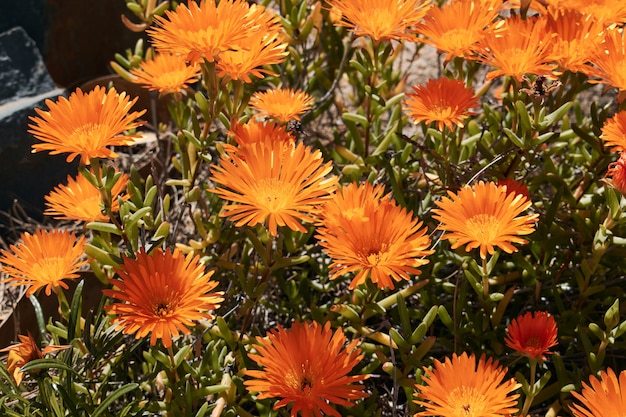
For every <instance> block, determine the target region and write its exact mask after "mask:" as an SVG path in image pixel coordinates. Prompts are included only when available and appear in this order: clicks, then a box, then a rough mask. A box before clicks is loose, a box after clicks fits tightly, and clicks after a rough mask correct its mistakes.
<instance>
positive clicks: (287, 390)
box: [244, 322, 369, 417]
mask: <svg viewBox="0 0 626 417" xmlns="http://www.w3.org/2000/svg"><path fill="white" fill-rule="evenodd" d="M259 342H260V343H261V344H260V345H255V349H256V352H257V353H250V354H249V355H248V356H249V357H250V359H252V360H253V361H255V362H256V363H257V364H259V365H260V366H262V367H263V369H262V370H252V369H248V370H246V371H245V374H246V375H247V376H249V377H252V378H254V379H249V380H246V381H244V385H246V388H247V389H248V390H249V391H252V392H258V393H259V395H258V398H259V399H261V400H262V399H266V398H280V401H278V402H277V403H276V404H275V405H274V410H277V409H279V408H281V407H284V406H286V405H288V404H292V407H291V416H292V417H296V416H297V415H298V413H300V412H301V413H302V416H303V417H313V416H320V417H321V416H322V413H323V415H331V416H335V417H341V414H340V413H339V412H338V411H337V410H335V409H334V408H333V407H332V406H331V404H333V403H334V404H338V405H341V406H344V407H351V406H352V405H353V403H354V401H356V400H359V399H361V398H367V397H368V396H369V394H368V393H366V392H363V391H364V389H365V387H363V386H362V385H356V384H354V383H355V382H359V381H363V380H364V379H367V378H368V377H369V375H354V376H348V373H349V372H350V371H351V370H352V368H354V367H355V366H356V365H358V363H359V362H360V361H361V359H362V358H363V355H362V354H361V350H360V349H359V348H357V344H358V341H357V340H353V341H352V342H350V343H349V344H348V345H347V346H346V337H345V335H344V334H343V331H342V330H341V329H337V331H335V332H334V333H333V331H332V329H331V328H330V322H327V323H326V325H324V326H323V327H322V326H321V325H319V324H318V323H316V322H310V323H299V322H295V323H294V324H293V326H292V327H291V329H289V330H285V329H284V328H283V327H281V326H280V325H279V326H278V330H271V331H270V332H269V334H268V335H267V336H266V337H265V338H264V339H261V340H259ZM321 353H323V354H321Z"/></svg>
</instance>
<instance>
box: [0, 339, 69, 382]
mask: <svg viewBox="0 0 626 417" xmlns="http://www.w3.org/2000/svg"><path fill="white" fill-rule="evenodd" d="M17 337H18V338H19V339H20V343H16V344H14V345H11V346H9V347H6V348H4V349H0V352H9V355H8V357H7V371H9V373H10V374H11V376H12V377H13V380H14V381H15V384H17V385H20V384H21V383H22V380H23V379H24V374H23V373H22V368H23V367H24V365H26V364H27V363H28V362H30V361H34V360H35V359H43V357H44V355H47V354H48V353H51V352H56V351H57V350H62V349H68V348H69V347H70V346H55V345H48V346H46V347H45V348H44V349H43V352H42V351H41V350H40V349H39V346H37V342H35V339H34V338H33V336H32V335H31V334H30V333H28V336H23V335H21V334H20V335H18V336H17Z"/></svg>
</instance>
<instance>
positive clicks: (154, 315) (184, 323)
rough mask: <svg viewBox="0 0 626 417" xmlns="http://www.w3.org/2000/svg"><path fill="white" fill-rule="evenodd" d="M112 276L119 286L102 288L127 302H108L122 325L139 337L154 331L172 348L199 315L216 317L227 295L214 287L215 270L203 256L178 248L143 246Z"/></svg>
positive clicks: (152, 340) (154, 340) (116, 321)
mask: <svg viewBox="0 0 626 417" xmlns="http://www.w3.org/2000/svg"><path fill="white" fill-rule="evenodd" d="M115 272H116V273H117V275H118V276H119V277H120V278H119V279H112V280H110V283H111V284H112V285H113V289H110V290H103V291H102V292H103V293H104V294H105V295H106V296H109V297H111V298H115V299H117V300H119V301H121V302H115V303H113V304H111V305H108V306H105V309H107V310H108V311H109V313H110V314H113V315H114V316H115V317H114V319H113V323H114V324H117V326H116V330H120V329H122V331H123V333H124V334H133V333H134V334H135V338H137V339H139V338H142V337H145V336H147V335H150V344H151V345H152V346H155V345H156V343H157V340H159V339H160V340H161V341H162V342H163V346H164V347H165V348H168V347H170V346H171V345H172V339H173V338H176V337H178V336H179V334H180V333H183V334H189V333H190V331H189V329H188V326H192V325H193V322H194V321H195V320H201V319H211V318H212V317H213V316H212V315H211V314H210V313H209V312H208V311H209V310H214V309H216V308H218V307H219V305H220V303H221V302H222V301H224V298H222V294H223V293H222V292H210V291H212V290H213V289H214V288H215V287H216V286H217V284H218V283H217V281H212V280H211V276H212V275H213V271H209V272H208V273H205V267H204V265H203V264H202V263H200V256H198V255H196V256H193V255H192V254H189V255H187V257H185V256H184V255H183V254H182V252H180V251H179V250H178V249H175V250H174V251H173V252H171V251H170V250H169V249H168V250H165V251H164V250H162V249H160V248H158V249H156V250H155V251H154V252H152V253H150V254H148V253H146V251H145V249H144V248H142V249H141V250H140V251H139V253H137V257H136V259H133V258H129V257H126V256H124V257H123V263H122V265H120V266H119V267H118V268H117V269H116V270H115Z"/></svg>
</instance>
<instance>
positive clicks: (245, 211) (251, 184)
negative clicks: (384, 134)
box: [211, 140, 338, 236]
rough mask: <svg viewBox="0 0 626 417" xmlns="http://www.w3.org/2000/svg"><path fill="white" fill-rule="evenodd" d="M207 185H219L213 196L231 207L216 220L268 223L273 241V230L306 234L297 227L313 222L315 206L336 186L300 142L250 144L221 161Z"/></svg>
mask: <svg viewBox="0 0 626 417" xmlns="http://www.w3.org/2000/svg"><path fill="white" fill-rule="evenodd" d="M211 171H212V177H211V180H212V181H214V182H216V183H218V184H221V186H218V187H217V188H216V189H215V190H214V191H213V192H214V193H216V194H218V195H219V196H220V197H222V198H223V199H224V200H227V201H228V202H230V203H229V204H225V205H224V206H223V208H222V213H221V214H220V216H224V217H230V219H231V220H232V221H234V222H235V226H237V227H240V226H243V225H249V226H254V225H257V224H262V223H267V228H268V229H269V232H270V234H272V235H273V236H276V235H277V233H278V226H287V227H288V228H290V229H291V230H294V231H299V232H306V229H305V228H304V226H302V224H301V223H300V222H305V223H312V222H314V221H315V218H314V217H313V214H314V212H315V207H316V206H318V205H319V204H322V203H323V202H324V201H325V200H327V199H328V198H329V197H330V195H331V193H332V192H333V191H334V189H335V184H336V183H337V181H338V178H337V177H336V176H331V177H329V178H326V175H328V174H329V173H330V171H332V164H331V163H330V162H328V163H326V164H324V160H323V158H322V153H321V152H320V151H313V150H311V149H310V148H309V147H307V146H305V145H304V144H302V143H299V144H297V145H293V144H291V143H289V142H285V141H274V140H266V141H264V142H257V143H252V144H249V145H247V146H244V147H242V148H240V149H239V150H238V152H237V153H236V154H228V155H225V156H223V157H222V158H221V160H220V165H219V166H216V167H214V168H213V169H212V170H211Z"/></svg>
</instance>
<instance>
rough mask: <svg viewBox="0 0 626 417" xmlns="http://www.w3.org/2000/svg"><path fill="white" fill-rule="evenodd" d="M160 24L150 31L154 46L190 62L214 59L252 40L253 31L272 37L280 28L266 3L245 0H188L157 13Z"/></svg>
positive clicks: (157, 22)
mask: <svg viewBox="0 0 626 417" xmlns="http://www.w3.org/2000/svg"><path fill="white" fill-rule="evenodd" d="M155 21H156V24H157V27H156V28H154V29H149V30H147V33H148V35H150V36H151V38H152V45H153V46H154V47H155V48H157V50H159V51H165V52H170V53H173V54H179V55H181V56H183V57H185V59H186V60H187V61H190V62H191V63H199V62H202V60H203V59H205V60H206V61H208V62H214V61H216V60H217V58H218V56H219V55H220V54H221V53H222V52H224V51H228V50H229V49H231V48H232V47H233V46H236V45H238V42H240V41H242V40H246V39H250V36H251V34H252V33H257V34H258V33H263V31H265V33H267V34H268V36H270V35H271V34H272V33H276V32H277V30H278V24H277V18H276V17H275V15H274V14H273V13H271V12H269V11H267V10H266V9H265V8H264V7H263V6H259V5H255V4H253V5H250V4H249V3H248V2H247V1H244V0H222V1H220V2H219V4H217V5H216V4H215V1H214V0H206V1H202V2H200V4H198V3H196V2H189V4H188V6H186V5H184V4H180V5H178V7H176V10H174V11H169V10H168V11H166V12H165V17H161V16H156V17H155Z"/></svg>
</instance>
